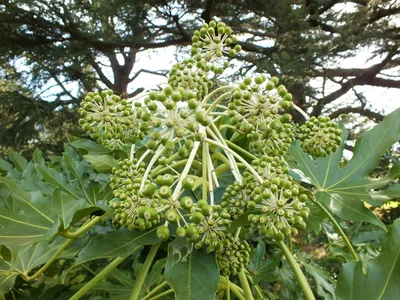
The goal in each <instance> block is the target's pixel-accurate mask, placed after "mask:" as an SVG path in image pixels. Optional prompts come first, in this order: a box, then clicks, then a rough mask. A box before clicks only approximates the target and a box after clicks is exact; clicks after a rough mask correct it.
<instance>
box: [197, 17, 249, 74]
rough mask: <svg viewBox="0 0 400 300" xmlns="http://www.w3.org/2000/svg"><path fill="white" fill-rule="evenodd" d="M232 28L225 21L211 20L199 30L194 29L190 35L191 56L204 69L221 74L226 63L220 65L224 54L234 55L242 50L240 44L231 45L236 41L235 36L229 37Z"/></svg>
mask: <svg viewBox="0 0 400 300" xmlns="http://www.w3.org/2000/svg"><path fill="white" fill-rule="evenodd" d="M231 34H232V29H231V28H230V27H229V26H226V24H225V23H223V22H219V23H216V22H215V21H211V22H210V23H209V24H203V26H202V27H201V29H200V30H196V31H195V32H194V35H193V37H192V50H191V52H192V57H193V59H194V60H195V61H197V62H200V63H201V65H200V67H201V68H203V69H205V70H206V71H213V72H214V73H215V74H221V73H222V72H223V69H224V68H226V66H227V65H226V64H222V65H221V59H222V58H223V57H224V54H226V55H229V56H230V57H235V56H236V54H237V53H238V52H240V51H241V50H242V48H241V46H240V45H235V46H234V47H232V48H231V46H232V45H234V44H236V43H237V42H238V40H237V38H236V37H231Z"/></svg>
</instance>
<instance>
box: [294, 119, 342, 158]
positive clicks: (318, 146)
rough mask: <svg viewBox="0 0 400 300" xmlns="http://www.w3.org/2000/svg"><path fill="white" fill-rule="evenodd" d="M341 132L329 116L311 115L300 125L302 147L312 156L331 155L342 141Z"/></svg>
mask: <svg viewBox="0 0 400 300" xmlns="http://www.w3.org/2000/svg"><path fill="white" fill-rule="evenodd" d="M341 133H342V131H341V130H340V129H339V128H337V126H336V124H335V123H334V122H332V121H331V120H330V118H329V117H322V116H320V117H318V118H316V117H311V118H310V119H309V120H307V122H306V123H305V124H304V125H302V126H301V127H300V134H299V138H300V140H301V147H302V148H303V150H304V152H306V153H308V154H310V155H311V156H316V157H324V156H327V155H331V154H332V153H334V152H335V151H336V150H337V149H338V147H339V145H340V143H341V141H342V139H341V137H340V135H341Z"/></svg>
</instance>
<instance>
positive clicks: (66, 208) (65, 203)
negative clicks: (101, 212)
mask: <svg viewBox="0 0 400 300" xmlns="http://www.w3.org/2000/svg"><path fill="white" fill-rule="evenodd" d="M51 200H52V203H53V210H54V211H55V213H56V214H57V216H58V217H59V218H60V219H61V220H62V222H63V227H64V229H67V228H68V227H69V226H70V225H71V223H72V220H73V219H74V216H75V215H76V213H77V212H78V211H79V210H83V209H84V208H86V201H85V199H82V198H81V199H75V197H73V196H71V195H69V194H67V193H64V192H63V191H61V190H59V189H55V190H54V191H53V194H52V195H51ZM90 212H92V211H90ZM85 215H87V213H86V212H85V213H84V215H83V216H81V217H80V218H79V220H80V219H82V217H84V216H85Z"/></svg>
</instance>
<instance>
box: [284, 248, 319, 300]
mask: <svg viewBox="0 0 400 300" xmlns="http://www.w3.org/2000/svg"><path fill="white" fill-rule="evenodd" d="M277 243H278V246H279V248H281V250H282V252H283V254H284V255H285V257H286V259H287V261H288V263H289V265H290V267H291V268H292V270H293V273H294V275H295V276H296V279H297V282H298V283H299V285H300V288H301V290H302V291H303V293H304V296H305V298H306V299H307V300H315V297H314V294H313V292H312V290H311V288H310V285H309V284H308V282H307V279H306V277H305V276H304V274H303V272H302V271H301V269H300V267H299V265H298V264H297V262H296V260H295V258H294V257H293V255H292V253H291V252H290V251H289V249H288V248H287V247H286V245H285V243H284V242H283V241H279V242H278V241H277Z"/></svg>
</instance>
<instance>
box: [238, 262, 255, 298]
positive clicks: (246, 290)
mask: <svg viewBox="0 0 400 300" xmlns="http://www.w3.org/2000/svg"><path fill="white" fill-rule="evenodd" d="M239 280H240V284H241V285H242V288H243V292H244V297H245V298H246V300H254V298H253V293H252V292H251V288H250V285H249V282H248V281H247V277H246V273H245V272H244V269H242V270H241V271H240V272H239Z"/></svg>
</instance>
